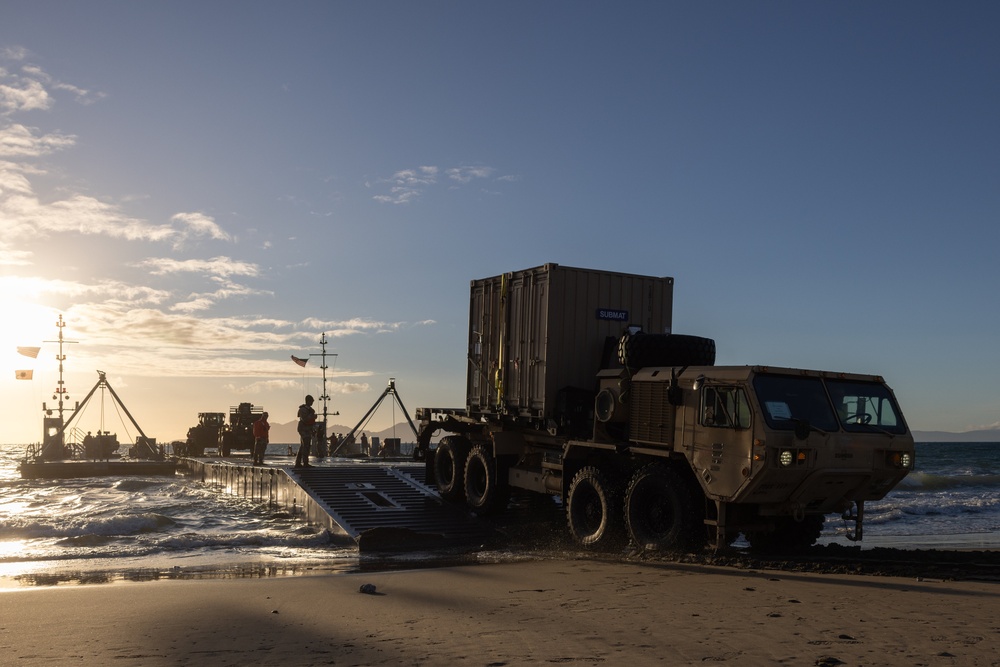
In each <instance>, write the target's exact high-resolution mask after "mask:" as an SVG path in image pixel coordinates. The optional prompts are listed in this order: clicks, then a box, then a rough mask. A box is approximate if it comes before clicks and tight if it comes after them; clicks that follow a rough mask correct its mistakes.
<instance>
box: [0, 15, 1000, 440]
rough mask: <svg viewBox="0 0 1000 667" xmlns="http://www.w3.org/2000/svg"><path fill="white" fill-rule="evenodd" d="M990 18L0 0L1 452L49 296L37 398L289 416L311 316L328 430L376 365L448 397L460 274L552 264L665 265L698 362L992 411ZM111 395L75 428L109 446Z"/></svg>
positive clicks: (916, 404)
mask: <svg viewBox="0 0 1000 667" xmlns="http://www.w3.org/2000/svg"><path fill="white" fill-rule="evenodd" d="M998 24H1000V5H998V4H997V3H994V2H963V3H957V4H955V3H941V2H920V1H907V2H892V1H887V2H878V3H872V2H860V1H859V2H852V1H846V2H809V3H803V2H790V1H788V2H780V1H761V2H752V3H751V2H726V1H719V2H665V1H655V2H597V1H589V0H588V1H583V2H580V1H578V0H574V1H560V0H552V1H546V2H537V1H535V0H532V1H522V0H510V1H504V2H492V1H485V2H458V1H444V0H429V1H427V2H402V1H394V0H386V1H383V2H341V1H334V0H329V1H322V2H318V1H310V0H301V1H296V2H261V1H254V0H239V1H238V2H237V1H225V0H219V1H217V2H209V3H206V2H201V1H198V2H190V1H183V0H181V1H171V2H126V1H108V0H91V1H89V2H86V3H83V2H76V1H66V2H55V1H52V0H5V1H4V2H3V5H2V6H0V311H2V312H3V320H4V323H5V326H4V327H3V330H2V332H0V343H2V345H0V360H2V361H0V363H2V365H3V368H0V406H3V407H2V415H3V418H2V419H0V443H25V444H26V443H31V442H38V441H40V440H41V437H42V427H41V417H42V410H41V407H42V403H43V402H46V403H47V404H48V405H49V407H51V406H52V405H53V401H52V395H53V390H54V389H55V388H56V387H57V380H58V361H57V359H56V356H57V355H58V346H57V345H56V344H55V343H53V342H52V341H54V340H56V339H57V337H58V333H59V332H58V329H57V327H56V322H57V320H58V318H59V317H60V316H62V317H63V319H64V321H65V324H66V326H65V327H64V329H63V334H64V337H65V339H66V340H67V341H73V342H72V343H70V342H67V343H66V344H65V346H64V347H65V350H64V353H65V355H66V357H67V358H66V360H65V361H64V372H65V382H66V384H65V387H66V389H67V394H68V396H69V401H68V404H69V403H73V402H75V401H80V400H82V399H83V398H84V396H85V395H86V394H87V393H88V392H89V391H90V390H91V389H93V388H95V385H96V383H97V381H98V375H97V372H96V371H98V370H101V371H104V372H106V374H107V375H106V377H107V381H108V384H109V385H110V386H111V387H112V388H113V389H114V390H115V391H116V393H117V394H118V395H119V396H120V397H121V399H122V400H123V402H124V403H125V405H126V406H127V408H128V409H129V411H130V412H131V414H132V415H133V416H134V417H135V419H136V420H137V422H138V423H139V425H140V426H141V427H142V429H143V431H144V432H145V433H146V435H147V436H150V437H155V438H157V440H158V441H160V442H168V441H171V440H175V439H182V438H184V437H185V434H186V433H187V429H188V428H189V427H190V426H192V425H194V424H195V423H196V422H197V415H198V413H199V412H215V411H218V412H228V410H229V408H230V407H231V406H234V405H237V404H239V403H241V402H245V401H248V402H251V403H253V404H255V405H262V406H263V407H264V409H265V410H267V411H268V412H269V413H270V415H271V422H272V423H286V422H290V421H292V420H294V419H295V413H296V408H297V406H298V405H299V403H301V402H302V397H303V395H304V394H305V393H312V394H314V395H316V396H319V395H321V393H322V380H321V373H322V372H321V370H320V368H319V366H321V365H322V363H321V357H318V356H311V355H319V354H320V353H321V345H320V341H321V337H323V336H324V335H325V340H326V341H327V345H326V351H327V353H328V354H329V355H330V356H328V357H327V365H328V369H327V376H328V378H327V380H328V381H327V393H328V395H329V397H330V400H329V403H328V410H329V411H330V412H331V413H334V412H339V415H337V416H333V415H331V417H330V422H331V423H332V424H344V425H347V426H354V425H355V424H356V423H358V422H359V421H360V420H361V418H362V417H363V416H364V414H365V412H367V411H368V409H369V408H371V407H372V406H373V405H374V403H375V402H376V400H377V399H378V398H379V397H380V396H381V395H382V392H383V390H384V389H385V387H386V386H387V383H388V381H389V379H390V378H394V379H395V386H396V389H397V392H398V395H399V398H400V399H401V401H402V403H403V404H404V405H405V406H406V408H407V409H409V411H410V412H411V413H412V412H414V411H415V408H417V407H420V406H433V407H462V406H463V405H464V401H465V371H466V347H467V333H466V331H467V319H468V303H469V302H468V299H469V283H470V281H471V280H474V279H478V278H485V277H488V276H494V275H499V274H501V273H505V272H509V271H516V270H520V269H525V268H529V267H534V266H539V265H542V264H545V263H548V262H555V263H559V264H562V265H566V266H576V267H583V268H589V269H600V270H608V271H619V272H625V273H636V274H643V275H654V276H672V277H673V278H674V279H675V286H674V311H673V330H674V331H675V332H676V333H685V334H691V335H698V336H706V337H710V338H714V339H715V340H716V344H717V349H718V353H717V363H718V364H736V365H744V364H767V365H773V366H790V367H805V368H812V369H821V370H831V371H851V372H860V373H873V374H880V375H883V376H884V377H885V378H886V380H887V381H888V383H889V384H890V386H891V387H892V388H893V389H894V391H895V392H896V395H897V398H898V399H899V401H900V404H901V407H902V409H903V412H904V414H905V415H906V416H907V420H908V422H909V425H910V427H911V428H912V429H915V430H943V431H956V432H961V431H967V430H977V429H984V428H998V427H1000V389H997V386H998V383H997V378H1000V346H998V345H997V332H998V331H1000V309H998V308H997V304H998V297H997V288H998V286H1000V268H998V267H1000V262H998V261H997V248H998V245H1000V225H998V224H997V223H998V219H997V218H998V212H1000V122H997V119H998V118H1000V40H997V39H996V32H997V26H998ZM17 346H37V347H40V348H41V351H40V353H39V355H38V357H37V358H30V357H27V356H24V355H21V354H18V353H17V351H16V348H17ZM291 355H296V356H299V357H302V358H309V359H310V361H309V363H308V364H307V365H306V367H305V368H300V367H299V366H297V365H296V364H294V363H293V362H292V361H291V359H290V357H291ZM334 355H336V356H334ZM19 370H31V371H32V379H31V380H17V379H15V376H16V371H19ZM99 401H102V402H103V403H101V404H100V405H98V407H97V408H92V407H90V406H92V405H93V404H95V403H98V402H99ZM110 402H111V399H110V397H109V396H107V397H106V396H105V392H104V391H100V390H98V391H97V392H96V393H95V398H94V399H92V401H91V404H90V406H88V408H87V410H86V411H85V412H84V413H83V414H82V415H81V416H80V417H79V423H80V424H84V425H86V426H88V427H90V425H91V423H92V422H90V421H87V420H98V423H97V424H95V425H94V426H93V427H94V428H99V427H100V425H103V427H104V428H106V429H108V430H112V431H113V432H117V433H118V434H119V436H120V437H122V436H123V435H124V434H125V433H126V432H128V431H130V430H131V427H129V428H123V425H122V423H121V416H120V413H116V412H115V411H114V410H110V414H109V409H108V408H106V407H105V405H110ZM394 406H395V404H394V403H393V402H392V401H387V402H383V404H382V407H380V408H379V410H378V411H377V412H376V413H375V415H374V416H373V417H372V419H371V421H370V422H369V424H368V426H369V427H370V428H372V429H382V428H386V427H388V426H389V425H391V424H393V423H396V422H399V421H402V417H401V412H400V411H399V410H398V408H395V407H394ZM320 408H321V411H322V405H321V404H320ZM400 435H402V436H405V435H406V434H400Z"/></svg>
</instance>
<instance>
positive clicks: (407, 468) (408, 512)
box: [288, 464, 495, 550]
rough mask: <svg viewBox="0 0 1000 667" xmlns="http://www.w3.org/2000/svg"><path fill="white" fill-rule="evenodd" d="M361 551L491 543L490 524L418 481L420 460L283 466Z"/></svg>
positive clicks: (421, 476)
mask: <svg viewBox="0 0 1000 667" xmlns="http://www.w3.org/2000/svg"><path fill="white" fill-rule="evenodd" d="M288 472H289V474H291V475H292V476H293V477H294V478H297V479H298V481H299V483H300V484H301V486H302V487H303V488H304V489H305V490H306V491H307V492H308V493H309V494H310V495H312V496H313V497H314V498H315V499H317V500H318V501H319V502H320V504H321V505H322V506H323V507H324V508H325V509H326V511H327V512H328V513H329V514H330V516H331V517H332V518H333V520H334V521H336V523H337V524H338V525H339V526H340V527H341V528H343V530H344V531H345V532H346V533H347V534H348V535H349V536H350V537H352V538H354V539H356V540H358V544H359V546H360V547H361V548H362V549H363V550H367V549H371V550H392V549H412V548H420V547H423V546H427V547H433V546H460V545H469V544H476V543H480V544H481V543H485V542H489V541H492V540H493V539H494V537H495V534H494V530H493V528H492V527H491V526H490V525H488V524H487V523H485V522H483V521H481V520H479V519H477V518H476V517H474V516H473V515H471V514H469V512H468V511H467V510H466V509H465V508H464V507H462V506H459V505H453V504H450V503H446V502H444V501H443V500H441V498H440V497H439V496H438V495H437V492H436V490H435V489H434V488H433V487H432V486H429V485H427V484H426V483H425V481H424V465H423V464H399V465H393V466H384V465H370V464H343V465H334V466H329V467H326V466H324V467H313V468H307V469H304V470H302V469H300V470H289V471H288Z"/></svg>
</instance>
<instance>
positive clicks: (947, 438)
mask: <svg viewBox="0 0 1000 667" xmlns="http://www.w3.org/2000/svg"><path fill="white" fill-rule="evenodd" d="M913 439H914V440H916V441H917V442H1000V429H988V430H982V431H963V432H962V433H951V432H949V431H913Z"/></svg>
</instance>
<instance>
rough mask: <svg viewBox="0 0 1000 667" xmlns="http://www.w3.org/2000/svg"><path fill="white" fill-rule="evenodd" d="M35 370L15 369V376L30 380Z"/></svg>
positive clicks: (18, 378) (19, 378)
mask: <svg viewBox="0 0 1000 667" xmlns="http://www.w3.org/2000/svg"><path fill="white" fill-rule="evenodd" d="M33 373H34V371H14V378H15V379H17V380H30V379H31V376H32V374H33Z"/></svg>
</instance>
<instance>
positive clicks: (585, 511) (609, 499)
mask: <svg viewBox="0 0 1000 667" xmlns="http://www.w3.org/2000/svg"><path fill="white" fill-rule="evenodd" d="M566 521H567V523H568V524H569V532H570V534H571V535H572V536H573V539H575V540H576V541H577V543H578V544H580V545H581V546H584V547H587V548H588V549H611V548H616V547H620V546H622V544H623V543H624V541H625V540H624V529H623V527H622V525H621V501H620V494H618V493H616V490H615V488H614V487H613V485H612V484H611V483H610V482H609V481H608V480H607V478H606V477H605V476H604V475H603V474H601V471H600V470H598V469H597V468H596V467H594V466H588V467H586V468H582V469H581V470H580V471H579V472H578V473H576V475H574V476H573V481H572V482H571V483H570V486H569V494H568V497H567V499H566Z"/></svg>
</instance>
